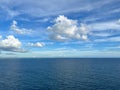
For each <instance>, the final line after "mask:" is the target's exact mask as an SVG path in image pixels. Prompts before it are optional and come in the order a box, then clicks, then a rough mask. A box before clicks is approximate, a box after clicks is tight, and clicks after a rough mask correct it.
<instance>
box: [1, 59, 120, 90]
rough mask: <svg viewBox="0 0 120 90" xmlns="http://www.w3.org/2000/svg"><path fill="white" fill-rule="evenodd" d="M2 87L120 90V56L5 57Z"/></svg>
mask: <svg viewBox="0 0 120 90" xmlns="http://www.w3.org/2000/svg"><path fill="white" fill-rule="evenodd" d="M0 90H120V58H11V59H8V58H6V59H2V58H1V59H0Z"/></svg>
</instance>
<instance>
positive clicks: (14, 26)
mask: <svg viewBox="0 0 120 90" xmlns="http://www.w3.org/2000/svg"><path fill="white" fill-rule="evenodd" d="M17 24H18V23H17V21H15V20H14V21H13V22H12V25H11V26H10V30H12V31H15V32H16V33H17V34H30V33H31V32H32V30H31V29H26V28H20V27H18V26H17Z"/></svg>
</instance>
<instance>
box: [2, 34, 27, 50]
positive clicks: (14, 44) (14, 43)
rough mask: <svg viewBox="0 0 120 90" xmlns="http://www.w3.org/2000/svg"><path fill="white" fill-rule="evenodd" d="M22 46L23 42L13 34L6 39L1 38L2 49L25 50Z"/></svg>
mask: <svg viewBox="0 0 120 90" xmlns="http://www.w3.org/2000/svg"><path fill="white" fill-rule="evenodd" d="M21 46H22V43H21V42H20V41H19V40H18V39H17V38H15V37H14V36H13V35H9V36H7V37H6V39H3V38H1V39H0V51H11V52H25V50H24V49H22V48H21Z"/></svg>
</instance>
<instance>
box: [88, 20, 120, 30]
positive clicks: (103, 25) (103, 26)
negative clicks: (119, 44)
mask: <svg viewBox="0 0 120 90" xmlns="http://www.w3.org/2000/svg"><path fill="white" fill-rule="evenodd" d="M119 22H120V20H118V21H109V22H100V23H93V24H89V25H88V27H89V28H90V30H110V29H112V30H120V24H119Z"/></svg>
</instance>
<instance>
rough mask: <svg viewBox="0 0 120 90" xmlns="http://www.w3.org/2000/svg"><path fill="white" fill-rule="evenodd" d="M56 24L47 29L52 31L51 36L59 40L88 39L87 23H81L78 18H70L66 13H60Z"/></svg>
mask: <svg viewBox="0 0 120 90" xmlns="http://www.w3.org/2000/svg"><path fill="white" fill-rule="evenodd" d="M54 22H55V24H54V25H52V26H49V27H48V28H47V29H48V31H49V33H50V35H49V38H50V39H52V40H57V41H66V40H72V39H77V40H87V39H88V34H89V30H88V28H87V26H86V25H85V24H81V25H79V24H78V22H77V20H72V19H68V18H67V17H65V16H64V15H59V16H58V17H57V18H56V19H55V20H54Z"/></svg>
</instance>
